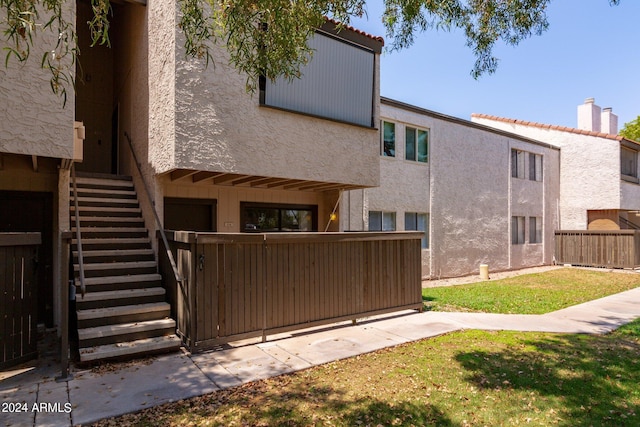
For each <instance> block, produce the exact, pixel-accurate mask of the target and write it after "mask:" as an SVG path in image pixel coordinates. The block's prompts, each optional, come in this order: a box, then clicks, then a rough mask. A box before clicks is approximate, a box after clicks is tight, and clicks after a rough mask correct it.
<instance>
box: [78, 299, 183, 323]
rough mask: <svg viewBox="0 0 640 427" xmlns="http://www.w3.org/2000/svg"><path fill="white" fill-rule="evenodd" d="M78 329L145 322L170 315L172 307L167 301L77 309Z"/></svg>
mask: <svg viewBox="0 0 640 427" xmlns="http://www.w3.org/2000/svg"><path fill="white" fill-rule="evenodd" d="M76 312H77V314H78V329H83V328H93V327H99V326H106V325H115V324H118V323H129V322H144V321H147V320H157V319H164V318H165V317H169V315H170V312H171V307H170V306H169V304H167V303H166V302H154V303H148V304H135V305H119V306H114V307H103V308H90V309H87V310H77V311H76Z"/></svg>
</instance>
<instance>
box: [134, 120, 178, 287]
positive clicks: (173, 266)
mask: <svg viewBox="0 0 640 427" xmlns="http://www.w3.org/2000/svg"><path fill="white" fill-rule="evenodd" d="M124 136H125V137H126V138H127V142H128V143H129V149H130V150H131V154H132V155H133V160H134V163H135V164H136V167H137V169H138V173H139V174H140V180H141V181H142V185H143V187H144V190H145V192H146V195H147V197H148V198H149V202H150V204H151V210H152V211H153V215H154V216H155V219H156V225H157V226H158V230H159V231H160V236H161V237H162V243H163V244H164V248H165V250H166V252H167V258H168V259H169V263H170V264H171V269H172V270H173V275H174V276H175V279H176V282H178V283H182V282H183V281H184V278H182V277H180V273H179V272H178V267H177V266H176V261H175V259H174V258H173V253H172V252H171V249H170V248H169V242H168V240H167V235H166V234H165V232H164V227H163V226H162V223H161V222H160V217H159V216H158V212H157V211H156V204H155V202H154V201H153V199H152V198H151V191H149V187H148V186H147V182H146V181H145V180H144V175H142V165H141V164H140V162H138V156H136V152H135V151H134V149H133V143H132V142H131V137H130V136H129V134H128V133H127V132H125V133H124Z"/></svg>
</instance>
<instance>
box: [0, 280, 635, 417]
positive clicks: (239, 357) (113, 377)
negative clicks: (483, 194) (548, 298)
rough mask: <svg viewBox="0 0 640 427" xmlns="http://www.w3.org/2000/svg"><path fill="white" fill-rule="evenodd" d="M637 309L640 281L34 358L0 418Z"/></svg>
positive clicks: (572, 329)
mask: <svg viewBox="0 0 640 427" xmlns="http://www.w3.org/2000/svg"><path fill="white" fill-rule="evenodd" d="M638 317H640V288H636V289H633V290H630V291H626V292H622V293H620V294H616V295H612V296H609V297H606V298H602V299H600V300H596V301H591V302H588V303H584V304H580V305H577V306H573V307H569V308H566V309H564V310H559V311H556V312H553V313H549V314H544V315H503V314H483V313H439V312H426V313H416V312H403V313H399V314H395V315H392V316H387V317H378V318H374V319H369V320H366V321H362V322H360V323H358V324H356V325H351V323H344V324H341V325H339V326H332V327H327V328H323V329H316V330H313V331H309V330H307V331H299V332H296V333H293V334H289V335H281V336H277V337H270V341H269V342H267V343H260V344H245V345H242V346H237V347H233V348H228V349H225V350H220V351H212V352H207V353H200V354H196V355H192V356H188V355H186V354H170V355H164V356H159V357H155V358H150V359H147V360H141V361H135V362H129V363H119V364H113V365H107V366H106V367H105V368H104V369H97V370H93V371H92V370H85V371H75V372H73V374H74V378H73V379H72V380H70V381H68V382H62V383H57V382H55V381H54V380H53V377H54V376H55V375H56V374H57V373H58V372H57V371H56V369H57V368H58V367H57V366H49V367H41V368H42V369H40V370H34V371H31V372H22V373H18V374H16V375H14V376H12V377H10V378H4V379H2V378H3V377H2V376H0V398H1V400H2V402H3V403H2V404H3V406H2V410H3V411H2V413H1V416H0V419H1V420H2V422H0V424H1V425H19V426H26V425H37V426H47V425H51V426H64V425H77V424H89V423H91V422H94V421H97V420H100V419H103V418H109V417H115V416H118V415H121V414H125V413H128V412H134V411H138V410H141V409H144V408H148V407H152V406H156V405H159V404H162V403H166V402H171V401H176V400H180V399H186V398H189V397H193V396H199V395H202V394H206V393H211V392H213V391H216V390H220V389H224V388H229V387H234V386H237V385H240V384H243V383H246V382H250V381H255V380H259V379H264V378H268V377H272V376H276V375H280V374H283V373H288V372H294V371H298V370H301V369H305V368H308V367H311V366H315V365H320V364H323V363H328V362H332V361H335V360H338V359H343V358H347V357H352V356H356V355H358V354H362V353H368V352H372V351H375V350H378V349H381V348H385V347H390V346H394V345H397V344H401V343H406V342H409V341H415V340H419V339H423V338H429V337H433V336H437V335H441V334H444V333H447V332H452V331H457V330H461V329H485V330H514V331H541V332H558V333H589V334H603V333H607V332H610V331H612V330H614V329H616V328H618V327H619V326H621V325H623V324H625V323H628V322H630V321H632V320H633V319H635V318H638ZM47 369H48V371H47ZM47 372H49V374H47ZM5 377H6V374H5ZM11 404H14V406H8V405H11ZM15 404H20V406H19V408H17V407H16V405H15ZM34 404H36V406H34ZM22 409H24V411H22V412H18V411H20V410H22Z"/></svg>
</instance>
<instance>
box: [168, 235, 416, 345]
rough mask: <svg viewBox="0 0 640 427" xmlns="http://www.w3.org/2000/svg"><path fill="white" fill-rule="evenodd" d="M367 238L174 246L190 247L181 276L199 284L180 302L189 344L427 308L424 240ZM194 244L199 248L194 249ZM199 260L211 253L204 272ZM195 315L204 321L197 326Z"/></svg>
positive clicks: (254, 239)
mask: <svg viewBox="0 0 640 427" xmlns="http://www.w3.org/2000/svg"><path fill="white" fill-rule="evenodd" d="M367 234H369V233H342V234H341V235H340V236H335V235H332V236H325V235H324V233H318V234H317V235H315V236H312V235H309V236H295V237H293V236H282V235H277V236H272V235H264V236H263V237H262V239H260V238H259V236H256V235H252V236H251V237H250V238H249V237H246V236H240V237H238V236H236V235H226V234H224V235H215V236H214V235H210V234H204V235H203V238H200V236H201V233H190V235H189V236H183V235H179V236H177V238H179V239H180V240H172V241H171V245H170V246H173V247H175V245H181V246H182V249H180V250H178V251H177V252H178V253H179V254H180V255H179V256H178V259H179V260H180V268H181V269H182V270H184V271H182V272H181V273H182V274H183V275H185V276H188V277H190V278H193V279H192V280H189V283H188V289H187V290H186V291H185V296H183V297H178V298H176V300H177V302H178V304H180V305H181V307H178V308H177V310H176V311H177V312H178V313H180V314H179V315H178V324H179V328H180V329H181V333H182V334H183V338H184V339H185V341H186V343H188V345H190V346H191V347H192V349H194V350H195V348H194V347H197V349H203V348H206V346H207V345H213V344H214V343H215V344H219V343H222V342H229V341H232V340H234V339H240V338H248V337H253V336H260V335H263V337H264V334H267V333H275V332H274V331H285V330H291V329H294V328H298V327H304V326H309V325H316V324H325V323H331V322H334V321H336V320H338V319H339V320H347V319H356V318H358V317H362V316H363V315H367V316H368V315H372V314H377V313H384V312H389V311H394V310H400V309H406V308H413V309H420V308H421V307H422V297H421V281H420V278H421V277H420V276H421V248H420V238H421V234H420V233H413V234H410V233H399V234H398V235H397V238H395V239H394V236H395V233H372V234H374V236H367ZM316 237H317V238H316ZM376 237H378V238H376ZM187 240H188V241H191V242H197V243H194V244H192V245H191V246H190V248H191V249H190V250H188V249H186V248H185V245H186V244H185V243H184V242H183V241H187ZM201 242H205V243H201ZM196 246H197V249H196ZM180 251H183V252H184V253H181V252H180ZM198 254H204V258H203V260H202V262H203V266H202V268H203V269H202V272H200V271H199V263H200V259H196V258H199V255H198ZM161 261H162V260H161ZM189 269H190V270H191V271H189ZM191 296H195V298H193V297H191ZM188 313H192V315H193V317H192V318H193V319H195V322H194V323H197V324H195V325H191V327H190V326H189V320H188V319H189V317H188Z"/></svg>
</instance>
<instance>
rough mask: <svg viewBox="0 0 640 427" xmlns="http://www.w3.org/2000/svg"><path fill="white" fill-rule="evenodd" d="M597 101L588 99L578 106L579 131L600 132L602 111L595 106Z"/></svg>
mask: <svg viewBox="0 0 640 427" xmlns="http://www.w3.org/2000/svg"><path fill="white" fill-rule="evenodd" d="M594 102H595V99H593V98H587V99H585V100H584V104H582V105H578V129H582V130H589V131H593V132H600V120H601V118H602V117H601V115H602V113H601V109H600V107H598V106H597V105H596V104H594Z"/></svg>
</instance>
